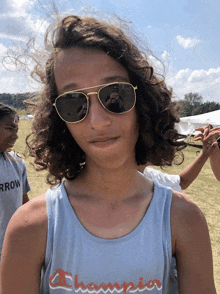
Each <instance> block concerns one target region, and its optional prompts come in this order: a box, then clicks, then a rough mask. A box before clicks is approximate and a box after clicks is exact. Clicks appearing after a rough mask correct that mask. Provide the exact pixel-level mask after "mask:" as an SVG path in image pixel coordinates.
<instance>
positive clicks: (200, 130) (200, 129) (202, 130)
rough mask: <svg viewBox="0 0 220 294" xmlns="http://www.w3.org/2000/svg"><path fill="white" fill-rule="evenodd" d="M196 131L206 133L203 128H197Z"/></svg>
mask: <svg viewBox="0 0 220 294" xmlns="http://www.w3.org/2000/svg"><path fill="white" fill-rule="evenodd" d="M195 131H199V132H202V133H203V132H204V129H203V128H196V129H195Z"/></svg>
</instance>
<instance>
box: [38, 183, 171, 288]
mask: <svg viewBox="0 0 220 294" xmlns="http://www.w3.org/2000/svg"><path fill="white" fill-rule="evenodd" d="M171 201H172V189H170V188H167V187H164V186H161V185H160V184H158V183H156V182H154V193H153V198H152V200H151V203H150V205H149V207H148V210H147V212H146V214H145V215H144V217H143V219H142V220H141V222H140V223H139V225H138V226H137V227H136V228H135V229H134V230H133V231H132V232H131V233H129V234H127V235H126V236H123V237H120V238H117V239H102V238H98V237H96V236H94V235H92V234H91V233H89V232H88V231H87V230H86V229H85V228H84V227H83V226H82V224H81V223H80V221H79V220H78V218H77V216H76V214H75V212H74V210H73V208H72V206H71V204H70V202H69V199H68V197H67V194H66V191H65V188H64V185H63V183H62V184H61V185H60V186H59V187H56V188H52V189H50V190H48V191H47V193H46V204H47V213H48V235H47V247H46V257H45V265H44V268H43V274H42V285H41V293H44V294H46V293H54V294H64V293H95V294H96V293H100V294H112V293H115V294H116V293H151V294H155V293H177V292H176V286H177V285H176V281H174V280H173V279H172V278H174V277H171V276H170V273H171V263H172V245H171V229H170V207H171ZM174 279H175V278H174ZM171 282H174V283H171ZM171 288H172V290H171Z"/></svg>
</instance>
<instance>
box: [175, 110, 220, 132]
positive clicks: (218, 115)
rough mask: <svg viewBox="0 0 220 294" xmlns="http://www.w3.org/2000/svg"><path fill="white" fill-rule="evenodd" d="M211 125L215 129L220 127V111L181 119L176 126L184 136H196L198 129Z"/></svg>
mask: <svg viewBox="0 0 220 294" xmlns="http://www.w3.org/2000/svg"><path fill="white" fill-rule="evenodd" d="M207 124H211V125H212V126H213V127H214V128H215V127H220V109H219V110H215V111H212V112H208V113H203V114H198V115H193V116H187V117H181V118H180V122H179V123H178V124H176V129H177V130H178V132H179V133H180V134H182V135H195V134H196V133H197V132H195V129H196V128H199V127H202V128H204V127H205V126H206V125H207Z"/></svg>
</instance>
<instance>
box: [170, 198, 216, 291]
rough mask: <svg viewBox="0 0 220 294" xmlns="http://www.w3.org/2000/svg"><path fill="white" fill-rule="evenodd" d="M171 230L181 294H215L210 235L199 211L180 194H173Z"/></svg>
mask: <svg viewBox="0 0 220 294" xmlns="http://www.w3.org/2000/svg"><path fill="white" fill-rule="evenodd" d="M171 229H172V236H173V238H174V241H175V256H176V260H177V272H178V283H179V291H180V293H181V294H191V293H193V294H207V293H209V294H216V290H215V285H214V277H213V261H212V250H211V242H210V236H209V232H208V226H207V223H206V219H205V217H204V215H203V213H202V212H201V210H200V209H199V208H198V207H197V206H196V205H195V204H194V203H192V202H191V201H189V200H188V199H187V198H186V197H185V196H184V195H182V194H179V195H177V194H175V193H174V197H173V201H172V208H171Z"/></svg>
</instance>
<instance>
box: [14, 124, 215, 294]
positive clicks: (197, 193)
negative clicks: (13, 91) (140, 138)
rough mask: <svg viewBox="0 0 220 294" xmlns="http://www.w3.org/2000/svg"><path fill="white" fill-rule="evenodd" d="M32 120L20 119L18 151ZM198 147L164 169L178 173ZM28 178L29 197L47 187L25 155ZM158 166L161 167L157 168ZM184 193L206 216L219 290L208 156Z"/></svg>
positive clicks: (22, 150)
mask: <svg viewBox="0 0 220 294" xmlns="http://www.w3.org/2000/svg"><path fill="white" fill-rule="evenodd" d="M30 127H31V121H26V120H21V121H20V123H19V133H18V135H19V139H18V140H17V142H16V145H15V151H17V152H19V153H20V154H22V153H24V150H25V138H26V135H27V134H28V133H29V131H30ZM196 150H197V149H196V148H195V147H187V148H186V149H185V150H184V156H185V160H184V163H183V164H181V165H180V166H178V165H174V166H172V167H169V168H166V169H165V172H167V173H170V174H178V173H179V172H180V171H181V170H183V169H184V168H185V167H186V166H187V165H189V164H190V163H191V162H192V161H193V160H194V158H195V157H196ZM25 161H26V166H27V171H28V178H29V182H30V185H31V191H30V193H29V197H30V198H34V197H36V196H38V195H40V194H42V193H44V192H45V191H46V189H48V187H49V186H48V185H47V184H46V180H45V179H46V172H36V171H35V170H34V168H33V166H32V165H31V163H32V159H30V158H26V160H25ZM158 169H159V168H158ZM184 193H185V194H186V195H187V196H188V198H190V199H191V200H192V201H194V202H195V203H196V204H197V205H198V206H199V207H200V209H201V210H202V211H203V213H204V214H205V216H206V219H207V222H208V226H209V231H210V236H211V242H212V250H213V263H214V275H215V284H216V290H217V293H220V182H218V181H217V180H216V179H215V177H214V175H213V173H212V170H211V168H210V163H209V160H208V161H207V162H206V164H205V166H204V167H203V169H202V171H201V173H200V174H199V176H198V177H197V179H196V180H195V181H194V182H193V183H192V184H191V186H190V187H189V188H188V189H187V190H185V191H184Z"/></svg>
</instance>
